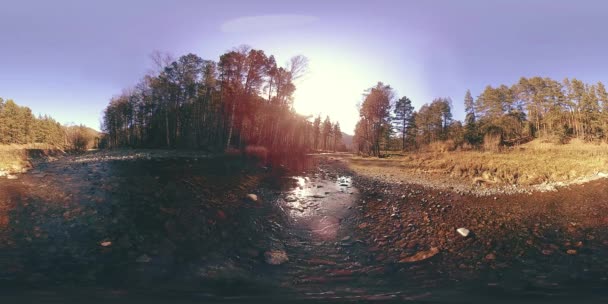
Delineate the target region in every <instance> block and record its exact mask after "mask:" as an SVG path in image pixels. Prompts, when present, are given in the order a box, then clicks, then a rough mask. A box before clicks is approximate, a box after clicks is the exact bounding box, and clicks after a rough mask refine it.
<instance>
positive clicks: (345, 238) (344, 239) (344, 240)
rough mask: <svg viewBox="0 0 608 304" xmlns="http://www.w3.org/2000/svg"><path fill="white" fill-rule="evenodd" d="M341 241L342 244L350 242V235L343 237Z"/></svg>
mask: <svg viewBox="0 0 608 304" xmlns="http://www.w3.org/2000/svg"><path fill="white" fill-rule="evenodd" d="M341 241H342V242H348V241H350V235H347V236H345V237H343V238H342V240H341Z"/></svg>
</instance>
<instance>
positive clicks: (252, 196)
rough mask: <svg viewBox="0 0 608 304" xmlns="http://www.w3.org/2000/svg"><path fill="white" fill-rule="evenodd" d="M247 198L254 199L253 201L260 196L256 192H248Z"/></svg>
mask: <svg viewBox="0 0 608 304" xmlns="http://www.w3.org/2000/svg"><path fill="white" fill-rule="evenodd" d="M247 199H248V200H250V201H252V202H257V201H258V196H257V195H255V194H252V193H250V194H247Z"/></svg>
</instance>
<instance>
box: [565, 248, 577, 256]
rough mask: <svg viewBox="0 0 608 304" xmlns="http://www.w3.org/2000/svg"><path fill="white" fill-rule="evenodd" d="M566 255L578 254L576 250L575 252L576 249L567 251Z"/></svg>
mask: <svg viewBox="0 0 608 304" xmlns="http://www.w3.org/2000/svg"><path fill="white" fill-rule="evenodd" d="M566 253H567V254H569V255H575V254H576V253H577V252H576V250H574V249H568V250H567V251H566Z"/></svg>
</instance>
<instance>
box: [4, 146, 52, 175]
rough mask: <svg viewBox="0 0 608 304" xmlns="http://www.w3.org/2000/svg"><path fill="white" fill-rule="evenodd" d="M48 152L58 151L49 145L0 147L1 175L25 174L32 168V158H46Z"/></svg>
mask: <svg viewBox="0 0 608 304" xmlns="http://www.w3.org/2000/svg"><path fill="white" fill-rule="evenodd" d="M33 151H35V152H37V153H33ZM48 151H58V149H57V148H56V147H53V146H51V145H47V144H29V145H0V175H6V174H7V173H17V172H23V171H24V170H26V169H28V168H30V167H31V162H30V160H31V158H32V157H40V156H45V155H46V154H48Z"/></svg>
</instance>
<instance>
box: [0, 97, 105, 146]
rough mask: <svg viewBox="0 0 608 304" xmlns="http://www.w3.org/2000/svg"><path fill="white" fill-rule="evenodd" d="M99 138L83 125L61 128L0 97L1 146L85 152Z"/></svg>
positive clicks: (26, 108) (51, 119) (48, 118)
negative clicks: (38, 146)
mask: <svg viewBox="0 0 608 304" xmlns="http://www.w3.org/2000/svg"><path fill="white" fill-rule="evenodd" d="M98 137H99V135H98V134H97V132H96V131H94V130H92V129H90V128H87V127H85V126H82V125H80V126H62V125H61V124H60V123H58V122H57V121H55V120H54V119H53V118H51V117H49V116H47V115H39V116H38V117H36V116H34V114H32V110H31V109H30V108H28V107H24V106H19V105H17V104H16V103H15V102H14V101H13V100H12V99H7V100H6V101H5V100H4V99H2V98H0V145H11V144H12V145H28V144H45V145H49V146H53V147H56V148H60V149H70V150H80V151H83V150H86V149H90V148H93V147H94V146H95V145H96V139H98Z"/></svg>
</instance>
